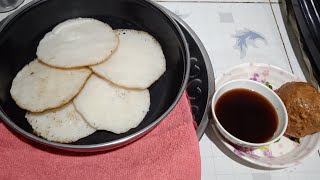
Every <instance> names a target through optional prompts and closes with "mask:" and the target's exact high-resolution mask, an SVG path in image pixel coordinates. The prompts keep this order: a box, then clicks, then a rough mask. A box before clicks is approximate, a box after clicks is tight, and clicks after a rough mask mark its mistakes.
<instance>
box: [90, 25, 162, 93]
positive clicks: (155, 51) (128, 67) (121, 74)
mask: <svg viewBox="0 0 320 180" xmlns="http://www.w3.org/2000/svg"><path fill="white" fill-rule="evenodd" d="M115 32H116V34H117V35H118V36H119V39H120V43H119V46H118V48H117V50H116V52H114V54H112V56H110V58H109V59H108V60H107V61H105V62H103V63H101V64H98V65H95V66H91V67H90V68H91V69H92V70H93V71H94V72H95V73H97V74H99V75H100V76H101V77H103V78H106V79H107V80H110V81H112V82H113V83H114V84H117V85H119V86H122V87H126V88H136V89H146V88H148V87H149V86H150V85H151V84H152V83H154V82H155V81H156V80H158V79H159V78H160V76H161V75H162V74H163V73H164V72H165V71H166V60H165V57H164V55H163V52H162V49H161V46H160V44H159V43H158V42H157V40H156V39H154V38H153V37H152V36H151V35H150V34H148V33H146V32H143V31H136V30H129V29H119V30H115Z"/></svg>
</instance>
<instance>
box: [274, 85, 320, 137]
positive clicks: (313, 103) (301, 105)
mask: <svg viewBox="0 0 320 180" xmlns="http://www.w3.org/2000/svg"><path fill="white" fill-rule="evenodd" d="M277 94H278V95H279V96H280V98H281V100H282V101H283V102H284V105H285V106H286V109H287V111H288V118H289V122H288V127H287V130H286V134H287V135H289V136H292V137H296V138H301V137H304V136H306V135H309V134H313V133H315V132H318V131H320V94H319V92H318V91H317V90H316V89H315V88H314V87H313V86H311V85H310V84H308V83H305V82H288V83H286V84H284V85H282V86H281V87H280V88H279V89H278V90H277Z"/></svg>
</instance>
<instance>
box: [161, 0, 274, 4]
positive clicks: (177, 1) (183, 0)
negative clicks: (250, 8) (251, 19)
mask: <svg viewBox="0 0 320 180" xmlns="http://www.w3.org/2000/svg"><path fill="white" fill-rule="evenodd" d="M156 2H162V3H163V2H165V3H209V4H211V3H221V4H228V3H229V4H278V3H279V2H271V1H270V0H269V2H261V1H259V2H251V1H244V2H239V1H235V2H232V1H230V2H225V1H222V0H220V1H219V0H217V1H185V0H182V1H179V0H176V1H168V0H160V1H156Z"/></svg>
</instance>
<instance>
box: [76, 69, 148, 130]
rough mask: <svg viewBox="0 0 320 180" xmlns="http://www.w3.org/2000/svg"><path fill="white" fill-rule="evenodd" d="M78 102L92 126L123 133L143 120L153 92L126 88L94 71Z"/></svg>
mask: <svg viewBox="0 0 320 180" xmlns="http://www.w3.org/2000/svg"><path fill="white" fill-rule="evenodd" d="M74 105H75V107H76V109H77V110H78V112H79V113H80V114H82V116H83V117H84V118H85V119H86V121H87V122H88V123H89V124H90V125H91V126H92V127H94V128H96V129H99V130H107V131H111V132H113V133H116V134H120V133H124V132H127V131H128V130H130V129H131V128H135V127H137V126H138V125H139V124H140V122H141V121H142V120H143V118H144V117H145V115H146V114H147V112H148V111H149V107H150V94H149V91H148V90H129V89H123V88H121V87H119V86H116V85H114V84H112V83H110V82H108V81H106V80H104V79H101V78H100V77H98V76H96V75H92V76H90V78H89V79H88V81H87V83H86V85H85V86H84V87H83V89H82V90H81V92H80V93H79V94H78V96H77V97H75V99H74Z"/></svg>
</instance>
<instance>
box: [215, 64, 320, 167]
mask: <svg viewBox="0 0 320 180" xmlns="http://www.w3.org/2000/svg"><path fill="white" fill-rule="evenodd" d="M249 66H255V67H268V68H269V69H274V70H277V71H280V72H283V73H284V74H285V75H286V76H287V75H288V76H291V77H292V78H295V79H299V78H298V77H297V76H295V75H294V74H293V73H290V72H288V71H286V70H284V69H282V68H280V67H277V66H274V65H272V64H267V63H253V62H249V63H242V64H239V65H236V66H234V67H231V68H229V69H227V70H225V71H223V72H222V74H220V75H219V76H218V78H217V79H216V81H215V83H216V85H218V84H219V82H221V81H222V80H223V79H224V76H225V75H226V74H228V73H230V72H232V71H235V70H237V69H241V68H245V67H249ZM210 128H212V129H213V131H214V132H215V134H216V135H217V137H218V139H219V141H221V143H222V144H223V145H224V146H225V147H226V148H227V149H228V150H229V151H231V152H232V154H233V155H235V156H237V157H238V158H241V159H242V160H244V161H246V162H249V163H252V164H254V165H258V166H261V167H264V168H268V169H283V168H288V167H291V166H295V165H298V164H300V163H301V162H302V161H303V160H305V159H307V158H308V157H310V156H311V155H313V154H314V153H315V152H316V151H318V150H319V147H320V132H318V133H315V134H313V135H312V136H317V137H316V138H317V139H318V141H317V143H316V144H314V146H313V147H312V148H311V149H310V150H309V152H307V153H305V155H304V156H303V157H301V158H300V159H299V161H294V162H290V163H282V164H270V163H265V162H262V161H259V160H257V159H254V158H250V157H247V156H239V155H238V154H236V153H235V152H234V151H233V149H235V148H234V147H233V146H232V145H231V144H229V143H228V142H226V140H225V138H224V137H222V135H221V134H220V132H218V130H217V128H216V127H215V125H214V124H211V126H210ZM232 148H233V149H232Z"/></svg>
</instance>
